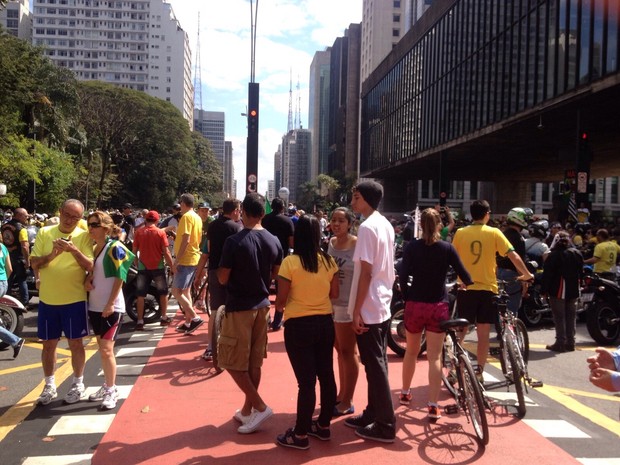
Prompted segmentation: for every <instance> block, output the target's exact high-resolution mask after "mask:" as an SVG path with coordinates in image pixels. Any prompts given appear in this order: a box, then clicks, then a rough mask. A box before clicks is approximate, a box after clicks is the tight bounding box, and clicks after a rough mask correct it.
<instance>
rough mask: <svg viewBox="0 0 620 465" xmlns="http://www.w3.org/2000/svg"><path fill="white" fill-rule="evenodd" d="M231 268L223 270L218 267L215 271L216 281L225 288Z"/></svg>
mask: <svg viewBox="0 0 620 465" xmlns="http://www.w3.org/2000/svg"><path fill="white" fill-rule="evenodd" d="M231 271H232V270H231V268H224V267H222V266H220V267H219V268H218V269H217V280H218V281H219V282H220V284H221V285H222V286H226V284H228V280H229V279H230V272H231Z"/></svg>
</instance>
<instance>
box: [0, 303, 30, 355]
mask: <svg viewBox="0 0 620 465" xmlns="http://www.w3.org/2000/svg"><path fill="white" fill-rule="evenodd" d="M26 311H27V310H26V308H25V307H24V306H23V305H22V303H21V302H20V301H19V300H17V299H16V298H15V297H13V296H10V295H4V296H3V297H0V325H2V326H3V327H4V328H6V329H8V330H9V331H11V332H12V333H13V334H15V335H16V336H20V335H21V332H22V330H23V329H24V313H26ZM8 346H9V344H7V343H5V342H1V341H0V349H6V348H7V347H8Z"/></svg>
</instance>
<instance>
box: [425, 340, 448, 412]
mask: <svg viewBox="0 0 620 465" xmlns="http://www.w3.org/2000/svg"><path fill="white" fill-rule="evenodd" d="M444 338H445V333H434V332H431V331H427V332H426V356H427V358H428V400H429V402H431V403H433V404H436V403H437V400H438V399H439V391H440V390H441V352H442V349H443V341H444Z"/></svg>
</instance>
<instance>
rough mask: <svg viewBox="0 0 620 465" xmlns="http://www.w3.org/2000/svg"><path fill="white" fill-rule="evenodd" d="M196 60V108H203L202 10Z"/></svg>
mask: <svg viewBox="0 0 620 465" xmlns="http://www.w3.org/2000/svg"><path fill="white" fill-rule="evenodd" d="M197 37H198V39H197V41H196V42H197V43H196V62H195V63H194V108H198V109H199V110H202V72H201V69H202V65H201V63H200V11H199V12H198V34H197Z"/></svg>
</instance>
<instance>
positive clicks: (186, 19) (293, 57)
mask: <svg viewBox="0 0 620 465" xmlns="http://www.w3.org/2000/svg"><path fill="white" fill-rule="evenodd" d="M167 2H168V3H170V4H171V5H172V8H173V10H174V13H175V15H176V17H177V19H178V20H179V22H180V23H181V26H182V27H183V29H185V30H186V31H187V33H188V35H189V40H190V46H191V49H192V59H195V55H196V44H197V30H198V12H200V49H201V54H200V55H201V64H202V66H201V69H202V71H201V74H202V105H203V109H205V110H209V111H224V112H225V113H226V140H230V141H232V145H233V151H234V168H235V179H237V196H239V197H242V196H243V195H244V190H245V181H244V179H245V152H246V151H245V144H246V140H245V139H246V135H247V129H246V119H245V117H243V116H241V113H245V111H246V105H247V92H248V90H247V89H248V82H249V80H250V18H251V15H250V11H251V10H250V2H249V0H224V1H217V0H203V1H197V0H167ZM256 5H257V0H254V7H255V8H256ZM361 20H362V0H258V20H257V34H256V35H257V38H256V61H255V76H256V77H255V82H258V83H259V84H260V114H259V117H260V119H259V124H260V133H259V161H258V190H259V192H260V193H262V194H264V193H265V192H266V191H267V181H268V180H269V179H273V155H274V153H275V152H276V150H277V149H278V144H280V143H281V140H282V136H283V135H284V134H285V133H286V129H287V125H288V108H289V89H290V79H291V72H292V77H293V121H295V113H296V109H297V107H298V105H299V103H298V102H299V100H300V105H299V107H300V116H301V124H302V126H303V127H304V128H307V127H308V81H309V74H310V63H311V62H312V58H313V56H314V53H315V52H316V51H318V50H324V49H325V48H326V47H328V46H331V45H332V44H333V42H334V40H335V39H336V38H337V37H340V36H342V35H344V31H345V29H346V28H348V27H349V24H351V23H359V22H361ZM193 70H194V65H192V72H193ZM298 82H299V89H300V90H299V93H298V91H297V83H298ZM298 95H299V96H300V99H299V98H298Z"/></svg>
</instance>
